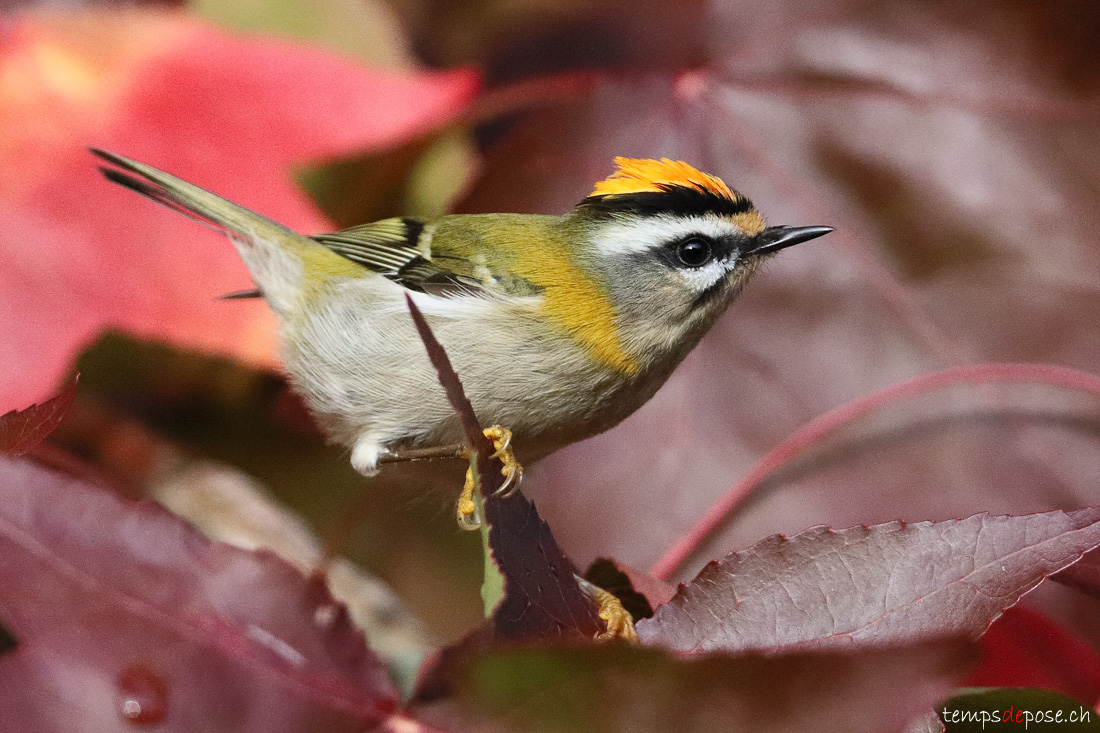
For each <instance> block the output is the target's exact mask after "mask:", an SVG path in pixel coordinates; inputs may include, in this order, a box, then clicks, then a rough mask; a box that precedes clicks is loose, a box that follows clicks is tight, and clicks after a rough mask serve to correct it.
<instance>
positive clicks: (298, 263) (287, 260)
mask: <svg viewBox="0 0 1100 733" xmlns="http://www.w3.org/2000/svg"><path fill="white" fill-rule="evenodd" d="M91 152H92V153H94V154H95V155H96V156H98V157H99V158H101V159H103V160H105V161H107V162H108V163H110V164H111V166H101V167H100V170H101V171H102V172H103V175H104V176H106V177H107V179H108V180H110V181H112V182H114V183H117V184H119V185H120V186H125V187H126V188H129V189H130V190H132V191H136V192H138V193H139V194H141V195H142V196H145V197H146V198H149V199H152V200H153V201H156V202H157V203H159V204H161V205H163V206H166V207H168V208H169V209H171V210H172V211H175V212H177V213H180V214H183V215H184V216H187V217H189V218H191V219H193V220H195V221H197V222H199V223H202V224H205V225H206V226H209V227H212V228H213V229H215V230H217V231H219V232H222V233H223V234H226V235H227V236H228V237H229V238H230V240H231V241H232V242H233V244H234V245H235V246H236V248H237V251H238V252H239V253H240V255H241V259H243V260H244V262H245V264H246V265H247V266H248V269H249V271H250V272H251V273H252V279H253V281H254V282H255V283H256V285H257V287H258V288H259V291H260V292H262V293H263V296H264V297H265V298H266V299H267V301H268V302H269V303H270V304H271V306H272V308H273V309H275V311H276V312H277V313H279V314H280V315H286V314H287V311H289V310H290V309H292V308H294V307H295V305H296V304H297V303H298V300H299V297H300V295H301V284H302V276H303V273H304V271H305V268H306V262H307V260H309V259H310V258H311V257H312V258H316V257H324V256H326V255H327V256H331V257H335V255H332V254H331V253H328V252H327V250H325V249H324V248H323V247H322V246H321V245H320V244H318V243H317V242H315V241H314V240H312V239H310V238H309V237H306V236H303V235H301V234H298V233H296V232H294V231H293V230H291V229H288V228H287V227H284V226H283V225H282V224H279V223H277V222H275V221H272V220H271V219H268V218H267V217H266V216H263V215H261V214H257V213H256V212H254V211H251V210H249V209H246V208H245V207H243V206H239V205H238V204H235V203H233V202H232V201H229V200H228V199H224V198H222V197H221V196H218V195H216V194H213V193H211V192H209V191H207V190H206V189H203V188H200V187H199V186H196V185H194V184H191V183H188V182H187V181H184V180H183V179H181V178H177V177H176V176H173V175H172V174H170V173H165V172H164V171H162V170H159V169H157V168H154V167H153V166H150V165H145V164H144V163H139V162H138V161H136V160H131V159H129V158H124V157H123V156H121V155H115V154H114V153H110V152H107V151H106V150H100V149H97V148H92V149H91ZM238 297H243V296H238Z"/></svg>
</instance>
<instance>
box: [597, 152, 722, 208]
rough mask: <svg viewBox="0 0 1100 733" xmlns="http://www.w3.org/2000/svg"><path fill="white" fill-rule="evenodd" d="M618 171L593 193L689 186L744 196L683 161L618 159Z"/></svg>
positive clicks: (622, 193)
mask: <svg viewBox="0 0 1100 733" xmlns="http://www.w3.org/2000/svg"><path fill="white" fill-rule="evenodd" d="M615 166H616V168H617V170H616V171H615V172H614V173H612V174H611V175H610V176H609V177H608V178H607V179H605V180H603V181H600V182H599V183H597V184H596V187H595V188H594V189H592V193H591V194H589V195H591V196H621V195H625V194H632V193H660V192H661V191H663V190H664V187H667V186H687V187H691V188H699V189H702V190H704V191H709V192H710V193H713V194H715V195H716V196H721V197H723V198H727V199H729V200H731V201H737V200H738V199H740V198H741V196H740V195H739V194H738V193H737V192H736V191H734V190H733V189H731V188H730V187H729V186H727V185H726V184H725V182H724V181H723V180H722V179H721V178H718V177H717V176H712V175H709V174H707V173H703V172H702V171H701V170H697V169H696V168H693V167H691V166H690V165H688V164H687V163H684V162H681V161H679V160H669V159H668V158H661V159H660V160H647V159H644V158H615Z"/></svg>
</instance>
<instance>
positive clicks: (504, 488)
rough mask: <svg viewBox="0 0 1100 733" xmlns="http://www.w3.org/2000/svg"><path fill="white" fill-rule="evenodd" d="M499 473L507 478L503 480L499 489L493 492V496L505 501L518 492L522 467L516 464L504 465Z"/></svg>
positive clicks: (521, 479)
mask: <svg viewBox="0 0 1100 733" xmlns="http://www.w3.org/2000/svg"><path fill="white" fill-rule="evenodd" d="M501 473H504V474H505V475H506V476H507V478H505V479H504V483H502V484H501V485H500V488H499V489H497V490H496V491H494V492H493V496H499V497H501V498H502V499H507V498H508V497H509V496H512V495H513V494H515V493H516V492H517V491H519V486H520V484H522V483H523V466H521V465H520V464H519V463H517V462H512V463H509V464H507V465H505V467H504V470H503V471H501Z"/></svg>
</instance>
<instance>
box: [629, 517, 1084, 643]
mask: <svg viewBox="0 0 1100 733" xmlns="http://www.w3.org/2000/svg"><path fill="white" fill-rule="evenodd" d="M1098 544H1100V507H1093V508H1089V509H1081V510H1078V511H1075V512H1049V513H1046V514H1032V515H1027V516H1022V517H1003V516H990V515H984V514H980V515H976V516H973V517H970V518H968V519H962V520H954V521H948V522H921V523H919V524H910V525H906V524H904V523H901V522H891V523H889V524H880V525H876V526H873V527H855V528H852V529H845V530H839V531H834V530H831V529H829V528H826V527H815V528H813V529H810V530H807V531H806V532H804V533H802V534H800V535H797V536H795V537H791V538H789V539H788V538H786V537H783V536H782V535H779V536H776V537H770V538H768V539H765V540H763V541H761V542H759V543H758V544H756V545H755V546H753V547H751V548H749V549H748V550H745V551H743V552H738V553H733V554H731V555H729V556H727V557H726V558H725V559H723V560H721V561H717V562H712V563H710V564H709V565H707V567H705V568H704V569H703V571H702V572H701V573H699V575H698V577H696V578H695V580H693V581H692V582H691V583H689V584H687V585H686V586H683V587H681V588H680V590H679V591H678V592H677V594H676V597H675V598H673V599H672V600H671V601H670V602H669V603H667V604H666V605H664V606H662V607H661V608H660V609H658V610H657V612H656V614H655V615H654V616H653V618H652V619H646V620H645V621H642V622H639V623H638V627H637V628H638V635H639V637H640V638H641V639H642V640H643V641H644V642H646V643H650V644H660V645H663V646H666V647H669V648H672V649H677V650H681V651H706V650H715V649H724V650H728V651H742V650H746V649H775V648H790V647H796V648H804V647H814V648H817V647H821V646H826V647H831V646H837V645H842V646H846V645H857V646H867V645H873V646H878V645H882V644H888V643H895V644H897V643H905V642H910V641H913V640H919V639H928V638H936V637H942V636H953V635H968V636H971V637H973V638H977V637H978V636H980V635H981V634H982V633H983V632H984V631H985V630H986V628H987V627H988V626H989V623H990V622H991V621H992V620H993V619H995V618H997V616H999V615H1000V614H1001V612H1002V611H1004V609H1006V608H1008V607H1009V606H1012V605H1013V604H1015V603H1016V602H1017V601H1018V600H1019V599H1020V597H1021V596H1022V595H1024V594H1025V593H1027V592H1028V591H1029V590H1031V589H1032V588H1034V587H1035V586H1036V585H1038V584H1039V583H1040V582H1041V581H1042V580H1043V579H1044V578H1046V577H1047V576H1049V575H1050V574H1052V573H1055V572H1057V571H1059V570H1061V569H1062V568H1064V567H1066V566H1067V565H1069V564H1070V563H1073V562H1075V561H1076V560H1077V559H1078V558H1080V556H1081V555H1082V553H1084V552H1087V551H1088V550H1090V549H1092V548H1093V547H1096V546H1097V545H1098Z"/></svg>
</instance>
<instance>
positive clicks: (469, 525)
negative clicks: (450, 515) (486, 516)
mask: <svg viewBox="0 0 1100 733" xmlns="http://www.w3.org/2000/svg"><path fill="white" fill-rule="evenodd" d="M455 516H456V518H457V519H458V526H459V528H460V529H464V530H466V531H468V532H475V531H477V530H479V529H481V510H480V509H478V508H477V506H476V505H475V506H474V507H473V511H470V512H465V511H463V507H462V506H461V504H460V505H459V507H458V511H457V512H456V513H455Z"/></svg>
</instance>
